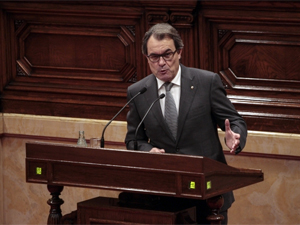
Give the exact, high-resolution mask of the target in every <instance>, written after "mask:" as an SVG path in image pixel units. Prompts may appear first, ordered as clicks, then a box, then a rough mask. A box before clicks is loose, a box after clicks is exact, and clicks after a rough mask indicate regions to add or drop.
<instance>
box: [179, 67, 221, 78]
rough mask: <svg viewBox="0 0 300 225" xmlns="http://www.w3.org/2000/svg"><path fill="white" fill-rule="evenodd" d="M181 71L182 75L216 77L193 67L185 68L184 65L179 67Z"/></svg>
mask: <svg viewBox="0 0 300 225" xmlns="http://www.w3.org/2000/svg"><path fill="white" fill-rule="evenodd" d="M181 69H182V73H183V74H185V73H188V74H191V75H193V76H202V77H213V76H216V75H218V74H216V73H214V72H212V71H209V70H204V69H199V68H195V67H186V66H184V65H181Z"/></svg>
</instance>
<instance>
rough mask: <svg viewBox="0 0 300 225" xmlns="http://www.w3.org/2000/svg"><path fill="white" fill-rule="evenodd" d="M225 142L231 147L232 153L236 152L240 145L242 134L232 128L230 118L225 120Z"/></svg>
mask: <svg viewBox="0 0 300 225" xmlns="http://www.w3.org/2000/svg"><path fill="white" fill-rule="evenodd" d="M225 144H226V146H227V147H228V148H229V149H230V153H235V150H236V149H237V148H238V147H239V145H240V134H237V133H234V132H233V131H232V130H231V128H230V122H229V120H228V119H226V120H225Z"/></svg>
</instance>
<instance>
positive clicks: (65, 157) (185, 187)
mask: <svg viewBox="0 0 300 225" xmlns="http://www.w3.org/2000/svg"><path fill="white" fill-rule="evenodd" d="M26 181H27V182H31V183H42V184H48V185H58V186H74V187H87V188H99V189H107V190H116V191H127V192H133V193H144V194H155V195H163V196H175V197H184V198H195V199H208V198H211V197H214V196H217V195H220V194H223V193H226V192H228V191H231V190H235V189H238V188H241V187H245V186H248V185H251V184H254V183H257V182H260V181H263V173H262V171H261V170H256V169H238V168H234V167H231V166H228V165H225V164H223V163H220V162H217V161H215V160H212V159H209V158H206V157H199V156H187V155H176V154H155V153H149V152H140V151H129V150H116V149H97V148H90V147H86V148H84V147H78V146H76V145H65V144H53V143H43V142H30V143H26Z"/></svg>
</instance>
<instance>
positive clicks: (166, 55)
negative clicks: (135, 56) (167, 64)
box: [147, 49, 177, 63]
mask: <svg viewBox="0 0 300 225" xmlns="http://www.w3.org/2000/svg"><path fill="white" fill-rule="evenodd" d="M176 52H177V49H176V50H175V51H174V52H165V53H164V54H161V55H156V54H151V55H147V57H148V59H149V60H150V61H151V62H154V63H155V62H158V61H159V60H160V57H163V59H164V60H165V61H170V60H172V59H173V57H174V55H175V53H176Z"/></svg>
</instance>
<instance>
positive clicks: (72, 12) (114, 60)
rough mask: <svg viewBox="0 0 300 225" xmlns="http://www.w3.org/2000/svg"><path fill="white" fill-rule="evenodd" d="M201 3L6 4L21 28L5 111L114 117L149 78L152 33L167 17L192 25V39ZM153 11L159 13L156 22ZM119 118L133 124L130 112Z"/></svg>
mask: <svg viewBox="0 0 300 225" xmlns="http://www.w3.org/2000/svg"><path fill="white" fill-rule="evenodd" d="M196 4H197V1H195V0H194V1H175V2H174V3H172V4H171V6H170V2H168V1H160V2H159V3H153V2H150V1H114V2H111V1H97V2H95V1H85V2H71V1H70V2H61V1H52V2H30V1H23V2H20V3H18V4H17V3H15V2H9V1H7V2H1V5H0V6H1V7H2V8H3V9H4V10H5V12H6V14H7V15H8V16H7V18H9V20H10V22H11V23H12V24H14V28H15V30H14V31H10V32H9V35H11V36H12V37H15V39H13V42H12V44H11V47H12V48H14V49H15V51H13V52H15V54H14V55H12V57H11V61H12V62H13V63H14V64H16V66H11V68H12V70H14V73H15V78H13V79H10V81H9V85H7V86H5V88H4V92H3V95H2V99H3V100H2V103H3V112H14V113H29V114H41V115H54V116H72V117H84V118H96V119H109V118H111V117H112V116H113V115H114V114H115V113H116V112H117V111H118V110H119V109H120V108H121V107H122V106H123V104H125V102H126V89H127V87H128V86H129V85H130V84H131V83H132V82H135V81H137V80H139V79H142V78H143V77H145V76H147V75H148V74H149V71H147V70H148V66H147V62H146V59H145V58H144V57H143V56H142V54H141V40H142V37H143V35H144V33H145V31H146V30H147V29H148V28H149V27H150V25H152V24H154V23H156V22H158V21H159V22H163V21H164V19H163V17H161V15H159V13H162V14H167V21H166V22H172V23H174V24H175V25H176V26H177V27H181V28H184V27H185V29H183V32H184V33H185V35H186V37H187V38H190V37H189V36H190V35H189V34H190V33H191V34H192V33H193V32H191V31H190V30H189V29H190V27H191V23H192V22H193V16H194V15H193V13H192V12H193V9H194V8H195V6H196ZM146 8H147V10H148V9H149V10H148V11H151V12H155V13H152V14H153V15H154V17H153V18H154V20H153V19H149V15H146V11H147V10H146ZM157 12H159V13H158V15H157ZM145 16H148V19H145ZM150 17H151V16H150ZM146 20H147V22H146ZM151 23H152V24H151ZM190 54H191V56H192V55H193V53H190ZM189 58H190V59H189V62H190V61H191V57H189ZM194 62H196V61H194ZM194 62H193V63H194ZM145 71H147V73H145ZM118 119H119V120H125V119H126V110H125V111H124V113H122V114H121V115H120V116H119V117H118Z"/></svg>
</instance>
